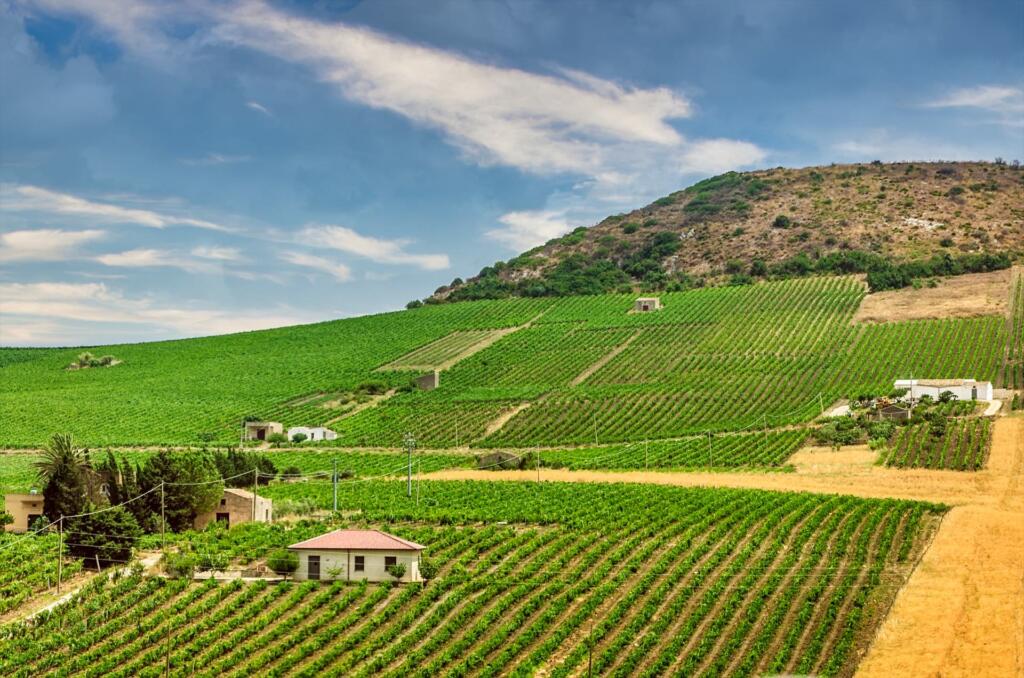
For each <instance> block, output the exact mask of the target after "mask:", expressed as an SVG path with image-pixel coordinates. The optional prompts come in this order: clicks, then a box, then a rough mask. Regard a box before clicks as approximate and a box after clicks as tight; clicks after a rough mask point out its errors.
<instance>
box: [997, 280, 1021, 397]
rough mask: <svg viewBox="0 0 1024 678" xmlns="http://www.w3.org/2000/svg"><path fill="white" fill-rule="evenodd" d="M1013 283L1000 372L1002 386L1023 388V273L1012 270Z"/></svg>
mask: <svg viewBox="0 0 1024 678" xmlns="http://www.w3.org/2000/svg"><path fill="white" fill-rule="evenodd" d="M1014 280H1015V283H1016V284H1015V285H1014V286H1013V289H1012V290H1011V291H1010V294H1011V307H1010V311H1011V312H1010V320H1009V323H1008V326H1009V327H1008V336H1007V341H1006V364H1005V365H1004V367H1003V370H1002V372H1001V373H1000V375H999V376H1000V379H999V385H1000V386H1002V387H1003V388H1012V389H1024V273H1022V272H1021V271H1020V269H1017V270H1015V271H1014Z"/></svg>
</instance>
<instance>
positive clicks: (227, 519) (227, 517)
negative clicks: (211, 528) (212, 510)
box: [217, 513, 231, 527]
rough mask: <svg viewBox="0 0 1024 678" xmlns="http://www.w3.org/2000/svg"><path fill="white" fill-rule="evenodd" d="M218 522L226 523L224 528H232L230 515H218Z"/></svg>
mask: <svg viewBox="0 0 1024 678" xmlns="http://www.w3.org/2000/svg"><path fill="white" fill-rule="evenodd" d="M217 522H218V523H224V527H231V514H230V513H218V514H217Z"/></svg>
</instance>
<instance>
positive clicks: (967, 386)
mask: <svg viewBox="0 0 1024 678" xmlns="http://www.w3.org/2000/svg"><path fill="white" fill-rule="evenodd" d="M894 386H895V387H896V388H905V389H907V395H909V396H910V397H911V398H914V399H915V400H916V399H918V398H920V397H921V396H923V395H927V396H931V397H932V398H935V399H936V400H938V398H939V396H940V395H942V394H943V393H945V392H946V391H950V392H951V393H952V394H953V395H955V396H956V398H957V400H980V401H984V402H992V382H991V381H975V380H974V379H897V380H896V382H895V383H894Z"/></svg>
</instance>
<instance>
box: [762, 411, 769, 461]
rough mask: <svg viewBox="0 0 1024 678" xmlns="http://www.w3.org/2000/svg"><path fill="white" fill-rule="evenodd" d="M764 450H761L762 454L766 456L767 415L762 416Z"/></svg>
mask: <svg viewBox="0 0 1024 678" xmlns="http://www.w3.org/2000/svg"><path fill="white" fill-rule="evenodd" d="M763 444H764V449H763V450H761V451H762V452H763V453H764V454H768V415H767V414H766V415H764V443H763Z"/></svg>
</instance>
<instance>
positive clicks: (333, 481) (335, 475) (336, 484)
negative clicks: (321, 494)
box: [331, 457, 338, 513]
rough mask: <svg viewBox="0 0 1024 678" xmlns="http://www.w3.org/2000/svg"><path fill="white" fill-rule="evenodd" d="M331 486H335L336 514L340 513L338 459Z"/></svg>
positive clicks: (335, 461)
mask: <svg viewBox="0 0 1024 678" xmlns="http://www.w3.org/2000/svg"><path fill="white" fill-rule="evenodd" d="M331 484H332V485H334V512H335V513H337V512H338V458H337V457H335V458H334V474H333V475H332V476H331Z"/></svg>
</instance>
